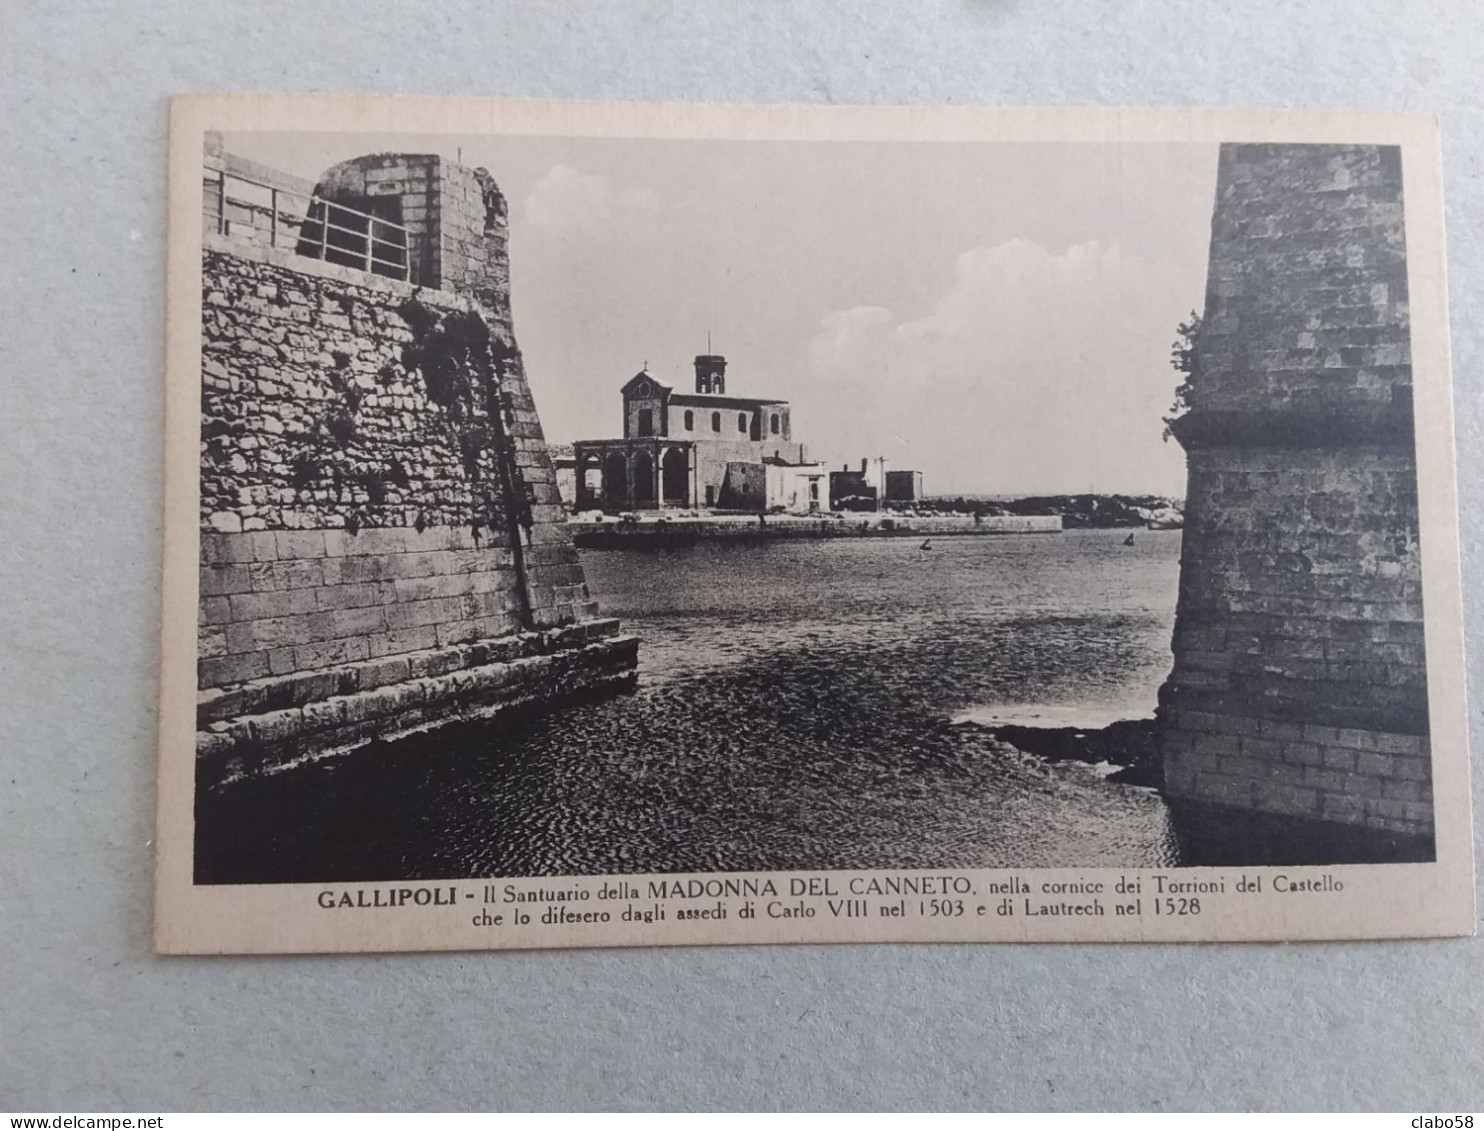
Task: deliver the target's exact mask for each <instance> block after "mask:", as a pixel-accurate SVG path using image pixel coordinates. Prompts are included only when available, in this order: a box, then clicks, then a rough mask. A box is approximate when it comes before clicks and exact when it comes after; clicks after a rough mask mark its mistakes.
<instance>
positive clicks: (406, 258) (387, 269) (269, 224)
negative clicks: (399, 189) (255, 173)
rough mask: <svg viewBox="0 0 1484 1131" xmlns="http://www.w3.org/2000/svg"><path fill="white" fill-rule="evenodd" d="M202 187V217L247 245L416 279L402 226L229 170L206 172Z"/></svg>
mask: <svg viewBox="0 0 1484 1131" xmlns="http://www.w3.org/2000/svg"><path fill="white" fill-rule="evenodd" d="M201 189H202V192H201V198H202V199H201V214H202V216H203V218H204V219H205V220H206V222H207V225H208V230H210V231H215V232H216V234H217V235H221V236H233V237H237V236H246V238H247V240H248V242H251V243H260V244H262V243H266V244H267V246H269V247H288V248H291V249H293V250H294V251H297V252H298V253H299V254H300V255H307V256H309V257H311V258H313V259H322V260H324V261H325V262H327V263H338V264H340V265H341V266H343V267H356V268H359V269H360V270H362V271H367V272H370V273H371V274H375V275H384V276H386V277H388V278H392V279H402V280H404V281H407V280H410V279H411V276H412V257H411V256H410V255H409V254H408V249H409V240H408V231H407V228H406V227H405V226H404V225H402V224H398V223H395V222H393V221H391V220H386V219H383V218H382V217H380V216H374V215H372V214H371V213H369V212H362V211H361V210H360V209H357V208H351V207H350V206H348V205H345V204H337V203H336V202H335V201H332V200H324V199H323V198H321V197H317V196H307V197H306V196H304V195H303V194H301V193H297V192H294V191H293V190H291V189H285V188H280V187H278V186H276V185H272V184H268V183H267V182H264V181H260V180H255V179H254V178H252V177H246V176H243V175H242V174H240V173H231V172H228V171H227V170H225V169H212V168H209V167H208V168H204V169H203V176H202V182H201ZM285 202H292V203H295V204H298V205H299V206H298V207H286V206H285Z"/></svg>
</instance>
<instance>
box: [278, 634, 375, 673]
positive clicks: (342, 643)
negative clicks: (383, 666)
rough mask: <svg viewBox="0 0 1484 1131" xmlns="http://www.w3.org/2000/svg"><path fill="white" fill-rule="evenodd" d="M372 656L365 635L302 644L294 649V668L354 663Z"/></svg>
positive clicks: (302, 669) (300, 669) (325, 666)
mask: <svg viewBox="0 0 1484 1131" xmlns="http://www.w3.org/2000/svg"><path fill="white" fill-rule="evenodd" d="M370 656H371V648H370V646H369V644H368V643H367V640H366V638H365V637H363V636H359V637H353V638H350V639H346V640H325V641H320V642H317V643H314V644H301V645H298V646H296V647H295V648H294V649H293V657H294V660H293V662H294V668H295V670H297V671H309V670H312V669H314V668H327V667H333V666H335V665H337V664H347V663H354V662H355V661H357V660H365V659H369V658H370Z"/></svg>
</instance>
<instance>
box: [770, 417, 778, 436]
mask: <svg viewBox="0 0 1484 1131" xmlns="http://www.w3.org/2000/svg"><path fill="white" fill-rule="evenodd" d="M768 431H769V432H772V433H773V435H775V436H776V435H778V414H777V413H776V412H775V413H774V414H773V419H772V420H770V421H769V422H768Z"/></svg>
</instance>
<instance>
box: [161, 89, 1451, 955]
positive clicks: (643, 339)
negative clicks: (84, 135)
mask: <svg viewBox="0 0 1484 1131" xmlns="http://www.w3.org/2000/svg"><path fill="white" fill-rule="evenodd" d="M170 163H171V167H170V207H171V229H170V238H171V245H170V267H169V287H170V294H169V372H168V483H167V510H168V514H167V545H166V554H165V604H164V670H163V692H162V715H161V752H160V801H159V805H160V809H159V833H158V845H157V851H158V900H157V924H156V942H157V947H158V949H159V950H161V951H162V952H169V953H222V952H249V953H271V952H305V951H350V950H411V949H481V948H490V949H496V948H513V947H566V946H619V945H663V944H691V943H781V942H844V941H962V942H969V941H1017V940H1065V941H1118V940H1126V941H1167V940H1215V939H1229V940H1237V939H1293V940H1298V939H1329V938H1381V937H1401V936H1427V935H1459V934H1467V933H1469V932H1471V931H1472V930H1473V924H1474V907H1473V873H1472V857H1471V848H1470V846H1471V834H1470V814H1469V787H1468V751H1467V746H1466V733H1465V720H1466V715H1465V705H1464V684H1463V663H1462V648H1463V646H1462V636H1461V628H1460V609H1461V602H1460V586H1459V572H1458V536H1457V530H1456V520H1455V507H1456V502H1455V490H1454V471H1453V455H1452V445H1453V425H1452V416H1451V408H1450V376H1449V365H1448V347H1447V323H1446V302H1445V282H1444V255H1443V232H1442V202H1441V195H1440V176H1439V149H1438V136H1437V128H1436V123H1435V122H1434V121H1432V120H1431V119H1430V118H1427V117H1420V116H1408V115H1367V114H1350V113H1336V112H1283V111H1218V110H1158V111H1155V110H1149V111H1139V110H1128V111H1120V110H1077V109H1056V110H1009V109H969V108H951V109H950V108H936V109H935V108H922V107H913V108H905V107H870V108H868V107H796V106H772V107H761V106H700V105H673V104H666V105H660V104H650V105H645V104H621V103H555V102H523V101H495V100H476V99H424V98H398V97H355V96H321V95H316V96H291V95H264V94H230V95H229V94H213V95H200V96H189V97H182V98H180V99H177V100H176V101H175V102H174V104H173V106H172V120H171V136H170Z"/></svg>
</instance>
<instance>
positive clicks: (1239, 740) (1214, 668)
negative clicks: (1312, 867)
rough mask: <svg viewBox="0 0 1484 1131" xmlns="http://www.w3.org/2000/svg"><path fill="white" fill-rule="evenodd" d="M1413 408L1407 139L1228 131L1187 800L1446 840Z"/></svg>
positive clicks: (1204, 453) (1195, 542)
mask: <svg viewBox="0 0 1484 1131" xmlns="http://www.w3.org/2000/svg"><path fill="white" fill-rule="evenodd" d="M1411 404H1412V400H1411V366H1410V354H1409V328H1408V314H1407V280H1406V251H1405V239H1404V232H1403V223H1402V182H1401V168H1400V153H1399V151H1398V150H1396V149H1394V148H1386V147H1375V146H1324V145H1226V146H1223V147H1222V149H1221V154H1220V168H1219V175H1218V180H1217V198H1216V209H1215V215H1214V220H1213V225H1212V237H1211V258H1210V266H1209V275H1208V281H1207V294H1206V308H1205V312H1204V318H1203V323H1202V326H1201V328H1200V331H1199V334H1198V336H1197V340H1196V343H1195V351H1194V369H1193V372H1192V373H1191V375H1190V393H1189V411H1188V413H1187V414H1186V415H1184V416H1183V417H1182V418H1181V419H1179V420H1178V421H1177V422H1176V424H1175V426H1174V432H1175V435H1176V437H1177V438H1178V439H1179V441H1180V442H1181V443H1182V444H1183V445H1184V446H1185V448H1186V450H1187V453H1188V458H1189V490H1188V497H1187V504H1186V512H1185V514H1186V526H1185V533H1184V547H1183V554H1182V567H1181V578H1180V595H1179V605H1178V611H1177V618H1176V627H1175V635H1174V642H1173V650H1174V657H1175V659H1174V670H1173V671H1172V673H1171V675H1170V678H1169V681H1168V683H1167V684H1166V686H1165V688H1164V691H1163V694H1162V702H1161V707H1160V716H1159V718H1160V722H1159V726H1160V745H1161V749H1162V752H1163V758H1164V778H1165V787H1166V792H1167V794H1168V795H1169V797H1170V798H1171V800H1172V802H1173V803H1174V804H1175V805H1176V807H1177V811H1178V809H1179V808H1180V807H1181V806H1185V807H1187V808H1189V807H1191V806H1196V807H1215V808H1216V809H1217V810H1218V811H1220V810H1226V811H1232V810H1235V811H1246V812H1252V813H1262V814H1273V815H1279V816H1282V817H1288V818H1294V819H1297V820H1302V821H1310V822H1324V823H1330V824H1333V825H1343V826H1353V827H1357V828H1364V829H1370V830H1380V831H1382V832H1385V833H1391V834H1402V835H1403V836H1404V837H1405V834H1412V835H1413V836H1415V837H1417V838H1419V840H1420V841H1425V840H1426V839H1427V838H1429V837H1430V835H1431V831H1432V795H1431V784H1430V762H1429V745H1428V721H1427V680H1426V668H1425V656H1424V650H1423V627H1422V590H1421V576H1420V558H1419V544H1418V512H1417V486H1416V463H1415V454H1414V441H1413V434H1412V413H1411ZM1200 819H1201V820H1203V821H1210V820H1213V819H1216V820H1219V818H1212V817H1211V816H1210V813H1209V812H1208V811H1205V810H1203V811H1202V815H1201V818H1200ZM1394 839H1395V838H1393V840H1394ZM1415 848H1416V846H1415V845H1414V846H1413V849H1414V850H1415Z"/></svg>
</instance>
